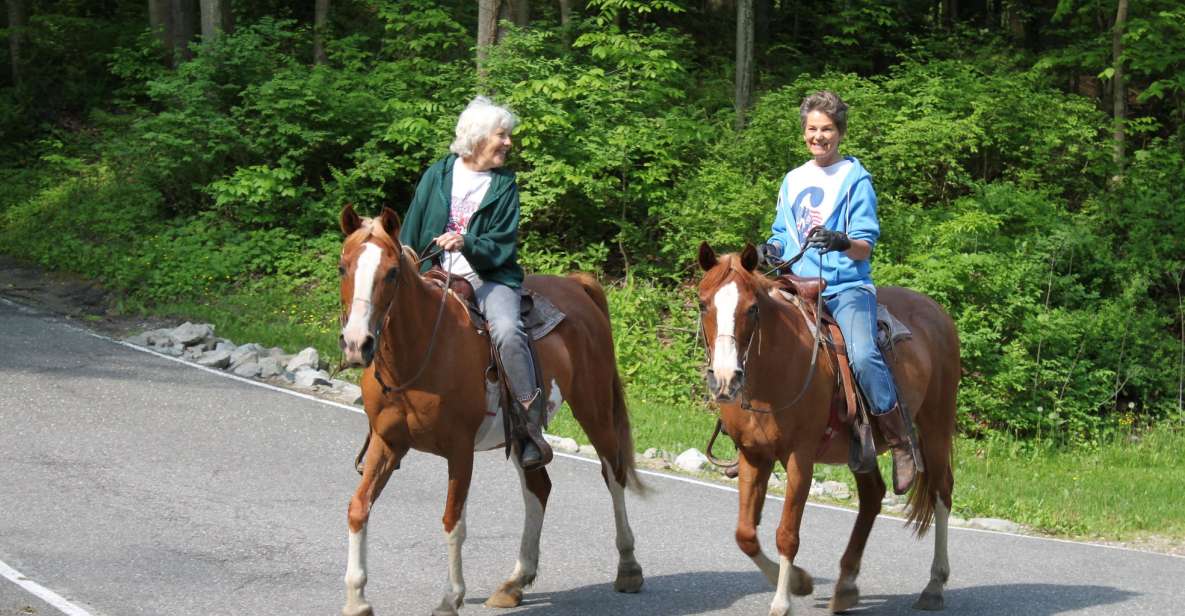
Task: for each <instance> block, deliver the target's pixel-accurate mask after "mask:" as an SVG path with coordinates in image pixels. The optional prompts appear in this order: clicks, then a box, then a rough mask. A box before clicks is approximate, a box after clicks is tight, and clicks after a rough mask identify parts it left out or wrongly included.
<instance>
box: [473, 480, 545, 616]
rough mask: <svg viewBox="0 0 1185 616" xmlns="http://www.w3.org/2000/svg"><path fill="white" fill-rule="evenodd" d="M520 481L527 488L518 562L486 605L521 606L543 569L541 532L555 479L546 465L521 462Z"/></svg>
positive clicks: (525, 489)
mask: <svg viewBox="0 0 1185 616" xmlns="http://www.w3.org/2000/svg"><path fill="white" fill-rule="evenodd" d="M515 468H516V469H517V470H518V477H519V482H520V483H521V484H522V488H523V506H524V508H525V510H526V515H524V516H523V538H522V543H521V544H519V549H518V562H517V563H515V565H514V572H513V573H511V574H510V579H508V580H506V581H505V582H503V583H502V585H501V586H499V587H498V591H497V592H495V593H494V594H493V595H491V596H490V598H489V599H487V600H486V603H485V605H486V607H503V608H505V607H517V606H518V605H519V604H520V603H522V601H523V588H525V587H527V586H530V585H531V584H532V583H533V582H534V581H535V574H536V573H537V572H538V570H539V535H540V533H541V532H542V530H543V514H544V511H545V510H546V509H547V496H548V495H549V494H551V479H550V478H549V477H548V476H547V470H546V469H545V468H539V469H536V470H533V471H530V472H524V471H523V469H522V467H521V466H519V465H518V464H517V463H516V464H515Z"/></svg>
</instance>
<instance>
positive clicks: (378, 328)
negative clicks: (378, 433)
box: [333, 246, 453, 395]
mask: <svg viewBox="0 0 1185 616" xmlns="http://www.w3.org/2000/svg"><path fill="white" fill-rule="evenodd" d="M441 252H444V249H443V248H441V247H439V246H437V247H436V249H435V250H429V251H428V254H426V255H424V256H423V257H420V258H419V259H417V260H416V261H415V262H414V263H413V264H412V267H415V268H418V267H419V266H420V265H421V264H423V263H424V262H425V261H428V260H429V259H433V258H435V257H436V256H437V255H439V254H440V253H441ZM402 260H403V253H402V252H401V253H400V254H399V261H402ZM395 268H396V270H395V284H394V285H393V286H392V289H391V293H392V294H394V293H395V292H396V291H398V290H399V282H400V281H401V280H402V278H401V277H400V274H401V272H400V268H401V266H400V265H396V266H395ZM452 278H453V273H452V272H451V271H450V272H447V273H446V275H445V282H444V288H443V289H442V292H441V295H440V305H439V306H438V307H437V309H436V320H435V321H434V322H433V324H432V333H431V334H430V336H429V338H428V350H427V351H426V352H425V353H424V359H423V360H421V361H420V367H419V368H418V369H417V370H416V373H415V375H414V376H412V377H411V378H410V379H408V380H407V381H405V382H404V383H403V384H402V385H400V386H398V387H391V386H389V385H387V384H386V383H384V382H383V379H382V374H381V371H380V370H379V365H375V369H374V378H375V380H376V381H378V383H379V386H380V387H382V388H383V394H384V395H385V394H390V393H403V392H404V391H407V390H408V389H410V388H411V386H412V385H413V384H415V382H416V381H417V380H419V378H420V377H421V376H423V374H424V370H425V369H426V368H427V367H428V364H429V362H430V361H431V360H432V351H433V350H434V349H435V348H436V334H437V332H438V331H439V329H440V320H441V317H443V316H444V306H445V304H446V303H447V302H448V290H449V285H450V283H452ZM355 302H362V303H364V304H367V305H369V306H371V307H372V308H373V307H374V302H373V301H371V300H370V299H367V298H365V297H355V298H354V299H353V300H351V301H350V306H351V307H352V306H353V305H354V303H355ZM394 306H395V298H394V297H392V298H391V301H390V302H387V309H386V310H385V311H384V312H383V318H382V319H379V320H378V321H376V323H375V326H374V328H373V329H371V331H370V335H371V337H373V338H374V347H375V350H374V356H373V357H371V360H370V363H371V364H377V362H378V361H379V355H380V354H381V353H382V352H383V345H382V335H383V330H385V329H386V328H387V321H388V319H390V318H391V308H393V307H394ZM348 317H349V314H348V312H347V311H345V310H344V309H343V310H342V312H341V313H340V314H339V315H338V323H339V325H340V327H341V328H344V327H345V326H346V319H347V318H348ZM345 361H346V359H345V354H344V353H342V358H341V361H339V362H338V366H337V369H335V370H334V372H333V374H334V375H337V373H338V372H340V371H341V370H342V369H344V368H345ZM394 370H395V366H394V364H392V366H391V371H392V372H394ZM396 378H398V377H397V375H396Z"/></svg>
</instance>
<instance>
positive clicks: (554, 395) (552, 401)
mask: <svg viewBox="0 0 1185 616" xmlns="http://www.w3.org/2000/svg"><path fill="white" fill-rule="evenodd" d="M563 403H564V392H562V391H560V384H559V383H557V382H556V381H555V379H552V380H551V389H549V390H548V392H547V422H546V423H551V419H552V418H553V417H555V414H556V413H557V412H559V410H560V405H561V404H563Z"/></svg>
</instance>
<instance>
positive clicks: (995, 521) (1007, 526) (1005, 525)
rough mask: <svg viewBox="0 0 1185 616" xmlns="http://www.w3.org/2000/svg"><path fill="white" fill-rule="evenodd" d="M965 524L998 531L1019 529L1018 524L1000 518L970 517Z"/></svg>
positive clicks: (1017, 531)
mask: <svg viewBox="0 0 1185 616" xmlns="http://www.w3.org/2000/svg"><path fill="white" fill-rule="evenodd" d="M967 526H968V527H970V528H978V529H980V530H991V531H995V532H998V533H1019V532H1020V531H1021V526H1020V524H1017V523H1016V522H1012V521H1010V520H1001V519H1000V518H971V520H970V521H968V522H967Z"/></svg>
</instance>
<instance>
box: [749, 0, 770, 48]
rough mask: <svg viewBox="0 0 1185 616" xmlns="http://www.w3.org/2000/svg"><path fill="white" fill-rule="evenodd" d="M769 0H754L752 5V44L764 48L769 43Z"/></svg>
mask: <svg viewBox="0 0 1185 616" xmlns="http://www.w3.org/2000/svg"><path fill="white" fill-rule="evenodd" d="M769 22H770V0H756V3H755V4H754V5H753V41H754V43H753V45H754V51H755V52H756V49H764V48H765V47H766V46H767V45H769Z"/></svg>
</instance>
